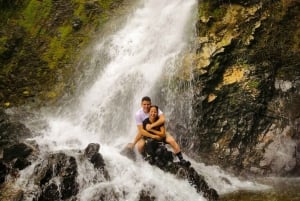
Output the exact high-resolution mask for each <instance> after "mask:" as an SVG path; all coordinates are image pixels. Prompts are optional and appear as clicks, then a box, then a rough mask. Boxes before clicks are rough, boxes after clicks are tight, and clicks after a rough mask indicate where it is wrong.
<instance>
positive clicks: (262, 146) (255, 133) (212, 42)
mask: <svg viewBox="0 0 300 201" xmlns="http://www.w3.org/2000/svg"><path fill="white" fill-rule="evenodd" d="M299 11H300V3H299V1H295V0H292V1H285V0H283V1H241V0H240V1H239V0H236V1H216V0H213V1H206V0H204V1H199V15H200V16H199V20H198V22H197V25H196V27H197V37H196V41H195V52H196V53H194V54H193V55H189V56H188V59H189V62H188V63H187V64H189V68H188V69H190V65H192V67H193V76H192V77H193V79H190V80H189V79H187V78H186V77H184V76H183V74H181V75H178V77H179V79H180V80H183V82H189V84H190V85H191V86H192V87H191V88H189V89H188V90H192V91H193V97H192V100H191V105H190V106H191V107H192V110H193V112H192V113H193V115H192V116H193V117H192V121H191V122H190V123H189V124H188V125H187V124H185V122H178V123H177V124H175V125H172V127H171V130H172V131H173V132H174V133H176V134H177V135H178V136H177V137H178V138H180V140H181V144H183V145H184V147H186V150H190V152H194V153H195V154H194V156H195V157H197V156H201V160H202V161H206V162H207V163H212V164H219V165H221V166H222V167H224V168H227V169H230V170H234V171H235V172H236V173H241V174H244V173H247V174H249V173H252V174H258V175H289V174H292V173H293V174H296V172H297V171H295V169H297V167H299V159H297V158H296V157H295V150H296V149H298V147H299V141H300V134H299V129H300V116H299V112H297V111H300V110H299V109H300V82H299V80H300V79H299V78H300V66H299V64H300V57H299V54H300V48H299V47H300V46H299V43H300V41H299V38H300V37H299V31H300V23H299V22H300V21H299V19H300V12H299ZM191 60H192V61H191ZM187 64H185V63H184V65H187ZM184 65H183V68H184ZM190 77H191V76H190ZM184 80H185V81H184ZM182 85H183V84H181V85H180V87H181V88H179V89H178V90H179V91H181V93H182V95H181V96H182V97H184V96H186V91H185V89H184V88H183V87H182ZM179 97H180V96H177V97H176V98H177V99H179V100H180V98H179ZM182 99H184V98H182ZM182 99H181V100H182ZM177 104H178V105H180V102H177ZM175 105H176V100H175ZM190 106H189V107H190ZM178 114H180V111H178V110H176V109H175V113H174V114H172V115H170V116H175V117H178ZM180 120H181V119H180ZM170 121H171V122H174V121H175V122H176V120H175V119H171V120H170ZM182 128H183V129H182ZM191 154H192V153H191ZM297 174H299V171H298V173H297Z"/></svg>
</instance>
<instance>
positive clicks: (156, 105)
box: [149, 105, 158, 112]
mask: <svg viewBox="0 0 300 201" xmlns="http://www.w3.org/2000/svg"><path fill="white" fill-rule="evenodd" d="M153 107H155V108H156V111H157V112H158V106H157V105H151V106H150V108H149V109H151V108H153Z"/></svg>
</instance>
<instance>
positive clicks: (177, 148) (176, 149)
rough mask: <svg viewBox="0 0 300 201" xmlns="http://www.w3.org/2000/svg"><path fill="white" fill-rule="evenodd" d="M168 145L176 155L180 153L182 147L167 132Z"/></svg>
mask: <svg viewBox="0 0 300 201" xmlns="http://www.w3.org/2000/svg"><path fill="white" fill-rule="evenodd" d="M166 143H168V144H169V145H171V147H172V149H173V151H174V154H177V153H179V152H180V146H179V145H178V144H177V142H176V141H175V139H174V137H173V136H172V135H171V134H170V133H168V132H167V134H166Z"/></svg>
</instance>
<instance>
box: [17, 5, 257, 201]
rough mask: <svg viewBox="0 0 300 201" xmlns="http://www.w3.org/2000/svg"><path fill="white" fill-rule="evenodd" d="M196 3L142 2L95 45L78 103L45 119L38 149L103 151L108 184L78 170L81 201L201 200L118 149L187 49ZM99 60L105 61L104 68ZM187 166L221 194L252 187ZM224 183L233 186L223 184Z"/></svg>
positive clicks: (87, 171)
mask: <svg viewBox="0 0 300 201" xmlns="http://www.w3.org/2000/svg"><path fill="white" fill-rule="evenodd" d="M196 3H197V1H196V0H172V1H170V0H145V1H144V2H143V3H142V4H141V5H140V6H139V7H138V8H137V9H136V10H135V12H134V13H133V14H132V16H130V18H128V21H127V22H126V24H125V25H124V27H122V28H121V29H120V30H118V31H117V32H116V33H114V34H111V35H110V36H107V37H105V38H102V39H101V40H99V42H98V44H97V45H96V46H95V47H94V52H93V55H92V59H91V65H94V66H90V68H92V69H97V68H99V69H100V70H98V71H97V72H99V74H97V75H95V77H96V78H95V82H94V83H93V84H92V85H91V86H90V87H89V88H88V89H87V90H85V91H84V92H83V93H82V95H81V96H80V97H79V99H78V102H77V105H75V106H73V107H72V109H70V108H64V109H62V111H63V112H61V113H60V114H59V115H49V114H45V121H46V122H47V126H46V128H44V129H42V130H40V131H39V132H40V133H41V135H40V136H38V137H36V138H35V140H36V141H37V142H38V144H39V145H40V148H41V149H44V150H48V151H49V150H51V151H57V150H66V151H67V150H72V149H84V148H85V147H86V146H87V145H88V144H89V143H99V144H100V145H101V149H100V152H101V154H102V155H103V157H104V160H105V161H106V165H107V169H108V170H109V171H110V172H109V174H110V176H111V178H112V180H111V181H109V182H108V181H105V182H97V181H95V177H97V175H96V172H94V171H93V168H92V167H91V165H89V164H79V167H78V168H79V170H78V171H79V178H78V181H79V183H80V192H79V198H80V200H85V201H89V200H93V199H94V197H95V195H98V194H99V193H100V192H101V191H103V190H105V191H106V192H112V194H114V193H117V194H118V197H119V198H118V200H124V201H125V200H129V201H134V200H137V199H138V197H139V192H140V191H141V190H142V189H146V190H149V191H151V192H152V195H154V196H155V197H156V198H157V200H161V201H167V200H172V201H182V200H188V201H194V200H205V199H204V198H203V197H201V196H200V195H199V194H198V193H196V191H195V189H194V188H193V187H191V186H190V185H189V184H188V182H186V181H183V180H178V179H177V178H176V177H175V176H174V175H170V174H167V173H165V172H162V171H161V170H159V169H158V168H155V167H152V166H149V165H148V164H147V163H145V162H143V161H138V162H133V161H131V160H129V159H128V158H126V157H124V156H122V155H120V150H121V149H122V148H123V147H124V146H125V145H126V144H127V143H128V142H131V141H132V140H133V138H134V136H135V134H136V126H135V123H134V113H135V111H136V110H137V109H138V108H139V105H140V99H141V97H142V96H144V95H150V96H151V95H152V94H153V93H154V92H153V90H154V86H155V84H156V83H157V82H159V80H160V77H161V76H162V73H163V72H164V71H163V70H164V69H172V68H174V66H175V65H174V63H175V60H176V59H177V56H178V55H179V53H180V52H181V51H182V50H183V49H184V48H185V46H186V43H187V40H186V32H185V28H186V24H187V23H188V22H189V20H190V19H191V18H192V14H193V9H194V8H195V6H196ZM104 55H105V58H103V56H104ZM102 60H105V62H102V63H101V61H102ZM86 68H89V66H87V67H86ZM87 70H88V69H87ZM191 160H192V159H191ZM192 165H193V166H194V167H195V168H196V170H197V171H199V172H201V174H202V175H205V176H206V177H207V178H208V181H209V184H210V185H213V186H212V187H214V188H216V189H217V190H218V191H219V192H220V193H223V192H224V191H227V192H228V191H233V190H236V189H237V188H239V187H242V188H254V187H255V186H254V187H253V184H252V183H248V182H246V183H242V182H240V181H238V180H236V179H235V178H232V177H230V176H228V175H226V174H225V173H223V172H222V171H221V170H220V169H218V168H217V167H209V168H207V167H205V166H204V165H203V164H199V163H196V162H193V164H192ZM26 171H30V169H28V170H26ZM26 171H24V172H23V173H22V177H21V179H20V181H19V182H20V183H21V184H22V182H23V181H25V180H29V178H26V175H27V176H28V175H30V174H27V172H26ZM31 171H32V170H31ZM224 177H226V178H227V179H228V180H230V182H231V184H229V183H224V182H223V181H224ZM233 183H234V184H233ZM235 185H236V186H235ZM113 192H114V193H113ZM124 192H126V193H125V194H124ZM112 196H115V195H112ZM112 200H113V197H112Z"/></svg>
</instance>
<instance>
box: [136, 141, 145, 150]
mask: <svg viewBox="0 0 300 201" xmlns="http://www.w3.org/2000/svg"><path fill="white" fill-rule="evenodd" d="M136 145H137V150H138V152H139V153H140V154H141V153H143V151H144V147H145V140H144V139H143V138H141V139H140V140H139V141H138V142H137V143H136Z"/></svg>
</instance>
